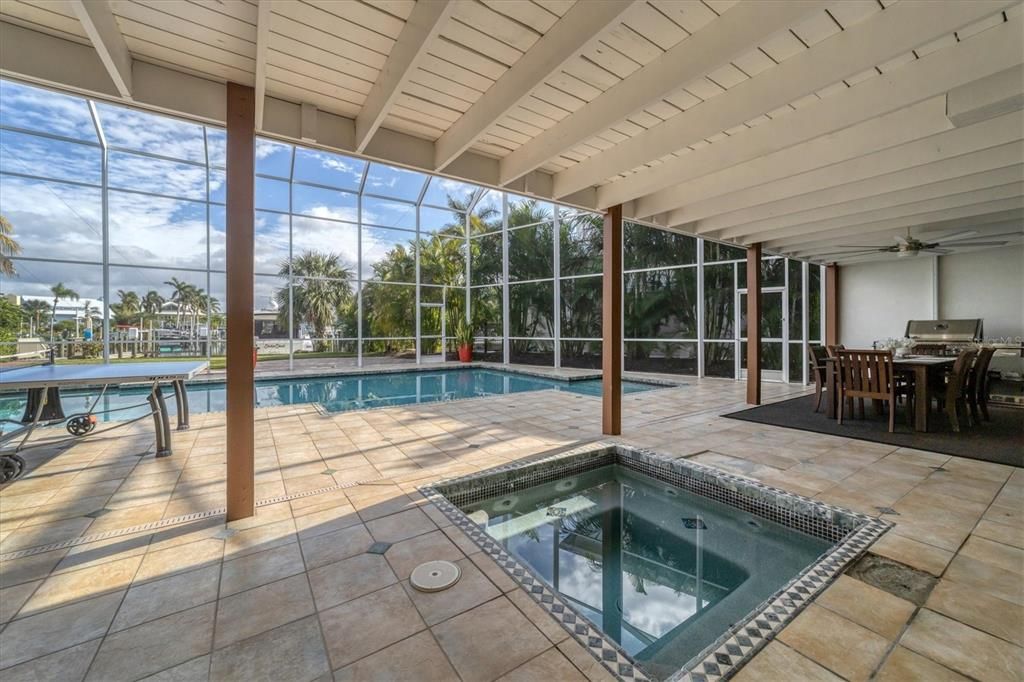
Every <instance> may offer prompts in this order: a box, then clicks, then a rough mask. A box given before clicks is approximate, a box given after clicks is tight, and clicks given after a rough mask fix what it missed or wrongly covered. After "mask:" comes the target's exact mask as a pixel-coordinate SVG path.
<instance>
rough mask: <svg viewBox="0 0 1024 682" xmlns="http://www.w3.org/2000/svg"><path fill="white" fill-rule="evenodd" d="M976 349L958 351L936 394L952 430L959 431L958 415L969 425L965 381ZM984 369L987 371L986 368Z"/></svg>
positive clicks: (969, 418)
mask: <svg viewBox="0 0 1024 682" xmlns="http://www.w3.org/2000/svg"><path fill="white" fill-rule="evenodd" d="M977 356H978V351H977V350H975V349H973V348H968V349H966V350H962V351H960V355H958V356H957V357H956V362H954V363H953V369H952V371H951V372H950V373H949V374H948V375H947V376H946V383H945V386H944V387H943V388H942V389H940V391H939V392H938V395H937V396H936V397H937V398H938V400H939V406H940V407H941V408H942V411H943V412H945V413H946V417H948V418H949V425H950V426H952V427H953V430H954V431H957V432H959V431H960V415H961V414H962V415H963V418H964V421H965V422H966V423H967V425H968V426H970V425H971V411H970V409H969V407H968V402H967V383H968V380H969V379H970V374H971V368H972V367H973V365H974V359H975V358H976V357H977ZM986 371H988V370H987V369H986Z"/></svg>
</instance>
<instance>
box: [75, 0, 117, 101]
mask: <svg viewBox="0 0 1024 682" xmlns="http://www.w3.org/2000/svg"><path fill="white" fill-rule="evenodd" d="M69 1H70V4H71V9H72V10H74V12H75V16H77V17H78V20H79V21H80V22H82V28H83V29H85V34H86V35H87V36H89V40H90V41H91V42H92V46H93V47H94V48H96V53H97V54H98V55H99V57H100V61H101V62H103V66H104V67H105V68H106V69H107V73H108V74H109V75H110V80H112V81H113V82H114V87H115V88H117V92H118V93H119V94H120V95H121V97H123V98H125V99H131V98H132V54H131V52H129V51H128V45H127V44H126V43H125V42H124V36H123V35H121V29H120V27H119V26H118V25H117V19H115V18H114V13H113V12H111V11H110V5H109V4H108V3H107V0H88V1H86V0H69ZM69 66H70V65H69Z"/></svg>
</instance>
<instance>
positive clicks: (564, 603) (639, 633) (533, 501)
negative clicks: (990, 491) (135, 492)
mask: <svg viewBox="0 0 1024 682" xmlns="http://www.w3.org/2000/svg"><path fill="white" fill-rule="evenodd" d="M421 491H422V492H423V493H424V495H426V496H427V498H428V499H429V500H430V501H431V502H432V503H433V504H435V505H437V506H438V507H439V509H440V510H441V512H442V513H444V514H445V515H446V516H447V517H448V518H449V519H450V520H451V521H452V522H453V523H454V524H455V525H456V526H458V527H459V528H461V529H462V530H463V531H465V532H466V533H467V534H468V535H469V537H470V538H471V539H472V540H473V541H474V542H475V543H476V544H477V546H478V547H480V548H481V549H482V550H483V551H484V552H485V553H487V554H488V555H489V556H491V557H492V558H493V559H494V560H495V561H497V563H498V565H499V566H501V567H502V568H503V569H504V570H505V572H506V573H507V574H508V575H509V577H510V578H512V580H513V581H515V582H516V583H518V584H519V586H520V587H521V588H522V589H524V590H525V591H526V592H527V593H528V594H529V595H530V596H531V597H532V598H533V599H534V600H535V601H536V602H537V603H538V604H539V605H540V607H541V608H542V609H544V610H545V611H547V612H548V613H549V614H550V615H551V616H552V617H553V618H554V619H555V620H557V621H558V623H560V624H561V626H562V627H563V628H565V629H566V630H567V631H568V632H569V633H570V634H571V635H572V636H573V637H575V638H576V640H577V641H579V642H580V643H581V644H582V645H583V646H584V647H585V648H586V649H587V650H588V651H590V652H591V653H592V654H593V655H594V656H595V657H596V658H597V659H598V660H599V661H600V662H601V663H602V664H603V665H604V666H605V667H606V668H607V669H608V670H609V672H611V673H613V674H614V675H615V676H617V677H619V678H620V679H636V680H640V679H657V680H672V681H673V682H675V681H676V680H679V681H686V682H695V681H696V680H707V679H725V678H728V677H729V676H730V675H731V674H732V673H734V672H735V671H736V669H737V668H739V667H740V666H741V665H742V664H743V663H744V662H746V661H747V660H749V658H750V657H751V656H753V654H754V653H756V651H757V650H758V649H760V648H761V647H762V646H763V645H764V644H765V643H767V641H769V640H770V639H771V638H772V637H773V636H774V635H775V634H777V633H778V632H779V631H781V629H782V628H783V627H784V626H785V624H786V623H787V622H789V620H790V619H792V618H793V617H794V616H795V615H796V614H797V613H798V612H799V611H800V609H802V608H803V607H804V606H806V605H807V604H808V603H809V602H810V601H811V600H813V598H814V597H815V596H816V595H817V594H818V593H819V592H820V591H821V590H823V589H824V588H825V587H826V586H827V585H828V584H829V583H830V582H831V581H832V580H834V579H835V578H836V577H838V575H839V573H840V572H841V571H842V570H843V569H844V568H845V567H846V566H847V565H849V563H850V562H852V561H853V560H854V559H856V558H857V556H859V554H860V553H861V552H862V551H864V550H865V549H866V548H867V547H868V546H869V545H870V544H871V542H873V541H874V540H875V539H877V538H878V537H879V536H880V535H881V534H882V533H884V532H885V531H886V530H887V529H888V528H889V524H887V523H886V522H884V521H880V520H878V519H874V518H871V517H868V516H865V515H862V514H857V513H855V512H850V511H847V510H842V509H839V508H837V507H832V506H830V505H827V504H824V503H821V502H818V501H816V500H810V499H807V498H802V497H799V496H796V495H791V494H789V493H785V492H783V491H781V490H778V489H775V488H770V487H768V486H764V485H762V484H760V483H758V482H756V481H752V480H750V479H744V478H740V477H737V476H733V475H731V474H727V473H725V472H722V471H720V470H717V469H713V468H711V467H706V466H702V465H699V464H696V463H693V462H688V461H686V460H678V459H674V458H670V457H660V456H658V455H656V454H655V453H651V452H647V451H641V450H636V449H633V448H629V447H625V446H621V445H610V444H597V445H588V446H583V447H581V448H578V449H576V450H573V451H571V452H569V453H565V454H562V455H557V456H553V457H548V458H545V459H542V460H539V461H534V462H529V463H525V464H524V463H517V464H510V465H505V466H502V467H498V468H496V469H492V470H490V471H486V472H481V473H479V474H472V475H469V476H464V477H460V478H456V479H452V480H448V481H441V482H439V483H436V484H434V485H432V486H426V487H423V488H421Z"/></svg>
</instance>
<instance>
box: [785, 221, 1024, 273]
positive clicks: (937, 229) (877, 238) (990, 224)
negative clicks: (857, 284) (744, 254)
mask: <svg viewBox="0 0 1024 682" xmlns="http://www.w3.org/2000/svg"><path fill="white" fill-rule="evenodd" d="M1014 213H1015V214H1016V217H1014V216H1009V217H1001V218H1000V217H994V218H993V217H992V216H1007V215H1008V214H1014ZM1022 220H1024V212H1021V211H1004V212H1000V213H994V214H983V215H969V216H968V217H965V218H958V219H955V220H946V221H940V222H923V223H920V224H912V225H903V226H902V227H900V228H899V229H896V230H893V231H892V232H891V233H887V232H886V231H885V230H882V231H877V232H866V233H863V235H859V236H857V237H854V238H850V237H849V236H847V237H842V238H837V239H834V240H830V241H828V242H823V243H821V244H819V245H817V246H816V247H815V248H813V249H807V250H802V251H792V250H785V249H781V250H776V251H775V253H777V254H779V255H784V256H788V257H791V258H800V259H803V260H812V261H818V262H842V261H844V260H847V259H846V258H843V257H840V256H838V255H837V254H841V253H843V252H847V253H850V252H852V251H855V249H840V248H838V247H845V246H864V247H873V246H882V245H883V244H885V243H886V242H890V243H891V244H895V240H893V237H895V236H896V235H900V236H901V237H905V236H906V232H907V229H908V228H909V231H910V235H911V236H913V237H916V238H918V239H922V240H925V241H931V240H934V239H935V238H936V237H941V236H943V235H948V233H952V232H955V231H962V230H977V231H978V232H979V233H978V236H977V237H975V238H972V240H977V241H982V240H984V239H985V238H987V237H989V236H995V235H1008V233H1014V232H1017V233H1024V222H1022ZM940 225H947V226H940Z"/></svg>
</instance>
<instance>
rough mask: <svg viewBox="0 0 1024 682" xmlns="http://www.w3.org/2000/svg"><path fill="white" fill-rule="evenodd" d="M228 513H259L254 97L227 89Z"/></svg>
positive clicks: (234, 86) (241, 515) (241, 90)
mask: <svg viewBox="0 0 1024 682" xmlns="http://www.w3.org/2000/svg"><path fill="white" fill-rule="evenodd" d="M227 98H228V101H227V240H226V252H227V384H228V387H227V410H226V419H227V467H228V469H227V498H228V499H227V508H228V521H234V520H236V519H244V518H246V517H249V516H252V515H253V514H255V513H256V499H255V480H254V479H255V467H254V444H253V440H254V438H253V433H254V429H253V419H254V416H255V415H254V410H253V392H254V389H255V381H254V377H253V362H252V352H253V314H252V311H253V248H254V245H253V237H254V222H255V213H254V208H255V206H254V193H255V164H256V156H255V149H256V94H255V91H254V90H253V88H251V87H248V86H245V85H238V84H237V83H228V86H227Z"/></svg>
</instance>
